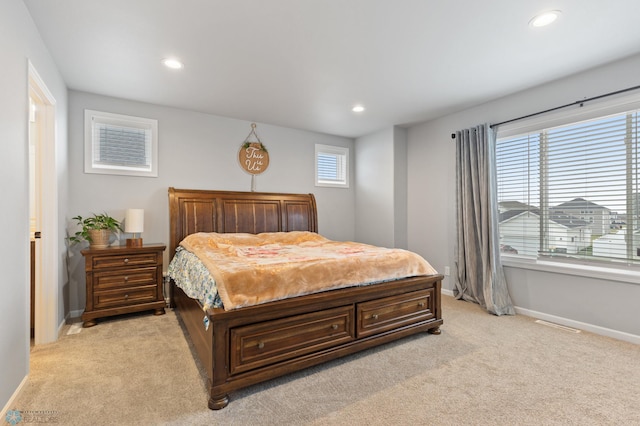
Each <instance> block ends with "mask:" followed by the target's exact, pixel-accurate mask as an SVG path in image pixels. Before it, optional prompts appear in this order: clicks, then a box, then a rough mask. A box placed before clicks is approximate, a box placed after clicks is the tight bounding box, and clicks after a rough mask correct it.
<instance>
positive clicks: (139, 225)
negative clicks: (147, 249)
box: [124, 209, 144, 247]
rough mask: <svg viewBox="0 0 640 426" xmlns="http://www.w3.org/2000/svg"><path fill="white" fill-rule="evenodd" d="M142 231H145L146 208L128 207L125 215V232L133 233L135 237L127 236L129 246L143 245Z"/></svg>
mask: <svg viewBox="0 0 640 426" xmlns="http://www.w3.org/2000/svg"><path fill="white" fill-rule="evenodd" d="M142 231H144V210H143V209H127V211H126V212H125V215H124V232H128V233H132V234H133V238H127V247H142V238H141V237H140V233H141V232H142Z"/></svg>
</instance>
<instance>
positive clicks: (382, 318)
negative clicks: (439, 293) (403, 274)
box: [356, 289, 435, 338]
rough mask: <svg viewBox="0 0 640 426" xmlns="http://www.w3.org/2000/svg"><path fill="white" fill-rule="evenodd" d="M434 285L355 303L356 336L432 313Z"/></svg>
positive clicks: (421, 319)
mask: <svg viewBox="0 0 640 426" xmlns="http://www.w3.org/2000/svg"><path fill="white" fill-rule="evenodd" d="M434 303H435V298H434V297H433V289H428V290H420V291H414V292H411V293H407V294H401V295H398V296H392V297H386V298H384V299H378V300H372V301H370V302H363V303H359V304H358V305H357V311H356V312H357V318H358V321H357V324H358V330H357V337H358V338H362V337H367V336H370V335H373V334H378V333H382V332H385V331H389V330H393V329H395V328H399V327H403V326H406V325H409V324H414V323H417V322H421V321H426V320H429V319H431V318H434V317H435V305H434Z"/></svg>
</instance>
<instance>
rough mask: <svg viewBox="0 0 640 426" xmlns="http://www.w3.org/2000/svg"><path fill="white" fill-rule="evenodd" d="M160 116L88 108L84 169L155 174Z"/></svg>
mask: <svg viewBox="0 0 640 426" xmlns="http://www.w3.org/2000/svg"><path fill="white" fill-rule="evenodd" d="M157 127H158V124H157V120H153V119H148V118H141V117H132V116H126V115H121V114H112V113H106V112H99V111H91V110H85V172H86V173H103V174H121V175H132V176H151V177H156V176H157V175H158V172H157V155H158V154H157Z"/></svg>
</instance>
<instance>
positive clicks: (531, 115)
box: [451, 86, 640, 139]
mask: <svg viewBox="0 0 640 426" xmlns="http://www.w3.org/2000/svg"><path fill="white" fill-rule="evenodd" d="M637 89H640V86H633V87H628V88H626V89H621V90H616V91H615V92H609V93H605V94H604V95H598V96H593V97H591V98H587V99H582V100H580V101H575V102H571V103H569V104H565V105H560V106H557V107H554V108H549V109H545V110H543V111H538V112H534V113H532V114H527V115H523V116H522V117H517V118H512V119H510V120H505V121H501V122H499V123H495V124H491V125H489V127H490V128H492V129H493V128H494V127H497V126H500V125H502V124H507V123H513V122H514V121H518V120H524V119H525V118H530V117H535V116H536V115H542V114H546V113H548V112H551V111H557V110H559V109H562V108H568V107H570V106H574V105H580V106H583V104H584V103H585V102H590V101H595V100H597V99H601V98H606V97H608V96H613V95H619V94H620V93H625V92H630V91H632V90H637ZM455 138H456V134H455V133H451V139H455Z"/></svg>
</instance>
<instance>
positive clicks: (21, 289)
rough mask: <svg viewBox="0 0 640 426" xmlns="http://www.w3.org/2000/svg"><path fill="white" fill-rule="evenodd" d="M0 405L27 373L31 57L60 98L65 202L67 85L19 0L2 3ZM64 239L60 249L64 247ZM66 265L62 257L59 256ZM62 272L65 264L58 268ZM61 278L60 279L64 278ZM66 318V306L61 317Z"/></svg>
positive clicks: (59, 145) (61, 175)
mask: <svg viewBox="0 0 640 426" xmlns="http://www.w3.org/2000/svg"><path fill="white" fill-rule="evenodd" d="M0 57H2V74H1V75H2V78H1V79H0V93H2V96H0V182H2V199H3V204H2V206H3V208H2V209H0V223H3V224H4V225H5V226H4V230H3V244H2V245H1V246H0V270H2V282H3V284H2V297H3V300H4V303H3V305H2V309H0V340H1V341H2V342H3V343H2V345H0V409H3V408H4V407H5V405H6V404H7V403H8V402H9V400H10V398H11V397H12V395H13V394H14V392H15V390H16V389H17V388H18V387H19V385H20V383H21V382H22V381H23V379H24V378H25V376H26V375H27V373H28V371H29V297H30V296H29V287H30V285H29V283H30V280H29V180H28V176H29V166H28V157H29V151H28V133H27V131H28V103H29V102H28V65H27V64H28V60H30V61H31V62H32V64H33V65H34V66H35V68H36V69H37V71H38V73H39V75H40V76H41V77H42V79H43V80H44V82H45V84H46V85H47V87H48V89H49V90H50V91H51V93H52V94H53V96H54V97H55V99H56V105H57V106H56V117H57V119H56V147H55V154H56V159H55V161H56V166H57V168H58V183H59V185H58V190H59V195H60V198H61V200H60V204H59V206H60V207H59V211H58V214H59V216H60V215H61V213H64V206H65V204H66V196H67V192H66V175H65V172H64V170H63V169H62V168H63V167H64V164H65V161H66V122H67V116H66V109H67V99H66V87H65V85H64V82H63V81H62V79H61V77H60V75H59V73H58V70H57V68H56V65H55V63H54V62H53V60H52V59H51V57H50V55H49V53H48V51H47V50H46V48H45V46H44V44H43V42H42V40H41V39H40V35H39V33H38V30H37V29H36V27H35V25H34V24H33V21H32V20H31V16H30V15H29V13H28V11H27V9H26V7H25V5H24V3H23V2H22V1H21V0H3V1H2V2H0ZM62 246H63V245H62V242H60V247H62ZM57 261H58V262H59V263H60V265H62V260H61V259H57ZM59 269H60V270H62V269H63V268H62V267H60V268H59ZM61 278H62V277H58V280H61ZM58 319H59V320H60V321H61V320H62V307H61V308H60V312H59V318H58Z"/></svg>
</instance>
